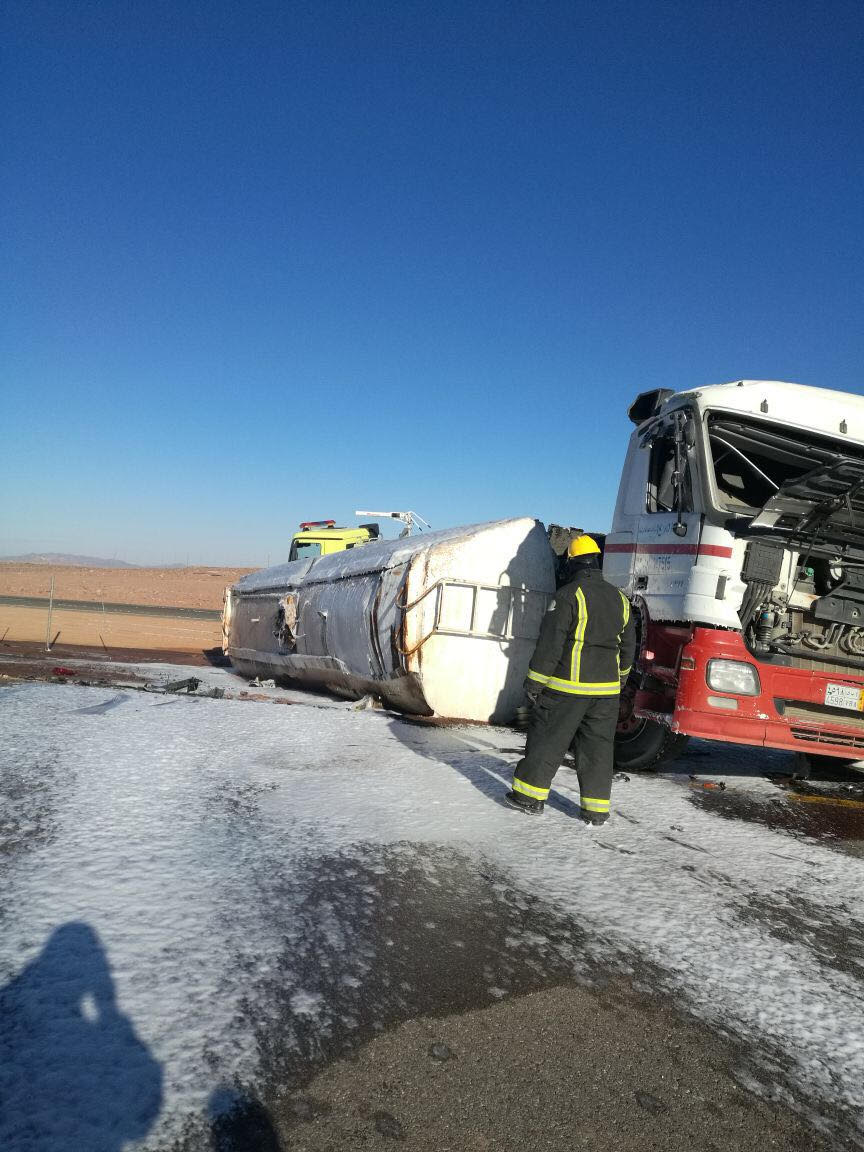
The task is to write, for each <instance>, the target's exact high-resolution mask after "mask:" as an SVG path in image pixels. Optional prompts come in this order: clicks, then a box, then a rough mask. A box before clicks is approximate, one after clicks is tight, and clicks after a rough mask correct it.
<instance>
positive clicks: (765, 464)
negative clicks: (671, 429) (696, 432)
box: [708, 412, 864, 515]
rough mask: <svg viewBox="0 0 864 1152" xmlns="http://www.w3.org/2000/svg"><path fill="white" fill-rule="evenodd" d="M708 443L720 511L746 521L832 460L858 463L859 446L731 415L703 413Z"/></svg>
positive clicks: (861, 454)
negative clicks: (788, 486) (744, 517)
mask: <svg viewBox="0 0 864 1152" xmlns="http://www.w3.org/2000/svg"><path fill="white" fill-rule="evenodd" d="M708 442H709V445H710V451H711V463H712V465H713V468H714V481H715V484H716V487H717V495H718V496H719V503H720V506H721V508H724V509H727V510H728V511H730V512H740V513H747V514H751V515H752V514H754V513H756V512H757V511H758V510H759V509H760V508H762V506H763V505H764V504H765V502H766V501H767V500H770V499H771V497H772V496H773V495H774V493H775V492H777V490H778V489H779V488H780V486H781V485H782V484H783V483H784V482H785V481H787V480H795V479H797V478H798V477H799V476H803V475H805V474H806V473H807V472H811V471H812V470H813V469H814V468H818V467H819V466H820V465H824V464H830V463H833V462H834V461H836V460H837V458H838V456H840V457H841V458H842V457H845V458H846V459H849V458H852V459H856V460H860V459H862V458H864V446H861V445H853V444H849V442H848V441H846V442H843V441H838V440H832V439H829V438H828V437H827V436H816V435H813V434H812V433H809V432H804V431H801V430H799V429H796V428H784V427H783V425H782V424H769V423H767V422H765V421H762V420H753V419H751V418H750V417H749V416H738V415H735V414H733V413H721V412H709V413H708Z"/></svg>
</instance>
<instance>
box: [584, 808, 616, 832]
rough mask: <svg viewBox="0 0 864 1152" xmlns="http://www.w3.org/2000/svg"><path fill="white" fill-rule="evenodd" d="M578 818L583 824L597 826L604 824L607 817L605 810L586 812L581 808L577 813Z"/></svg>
mask: <svg viewBox="0 0 864 1152" xmlns="http://www.w3.org/2000/svg"><path fill="white" fill-rule="evenodd" d="M579 819H580V820H581V821H582V823H583V824H587V825H588V827H589V828H599V827H600V825H601V824H605V823H606V821H607V820H608V819H609V814H608V813H607V812H586V811H585V809H584V808H583V809H582V811H581V812H580V813H579Z"/></svg>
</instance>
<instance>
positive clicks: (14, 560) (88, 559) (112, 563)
mask: <svg viewBox="0 0 864 1152" xmlns="http://www.w3.org/2000/svg"><path fill="white" fill-rule="evenodd" d="M0 564H54V565H56V566H57V567H61V566H64V567H68V568H137V567H138V565H137V564H127V563H126V561H125V560H103V559H101V558H100V557H99V556H70V555H68V554H67V553H66V552H26V553H25V554H24V555H23V556H0Z"/></svg>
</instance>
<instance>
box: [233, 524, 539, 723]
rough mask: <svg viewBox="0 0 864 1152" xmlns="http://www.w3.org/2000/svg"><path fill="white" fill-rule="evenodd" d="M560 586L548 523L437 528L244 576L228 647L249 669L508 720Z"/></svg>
mask: <svg viewBox="0 0 864 1152" xmlns="http://www.w3.org/2000/svg"><path fill="white" fill-rule="evenodd" d="M553 589H554V567H553V554H552V551H551V549H550V547H549V543H548V539H547V536H546V533H545V531H544V529H543V526H542V525H541V524H540V523H539V522H538V521H536V520H532V519H527V518H526V519H519V520H504V521H497V522H493V523H491V524H480V525H472V526H469V527H466V528H458V529H448V530H447V531H445V532H429V533H425V534H423V535H421V536H416V537H412V538H407V539H400V540H390V541H379V542H377V543H374V544H369V545H367V546H366V547H365V548H363V549H362V551H355V552H347V553H340V554H337V555H334V556H327V557H322V558H320V559H318V560H314V561H302V562H297V563H293V564H285V565H280V566H278V567H277V568H272V569H267V570H265V571H263V572H256V573H253V574H252V575H251V576H248V577H245V578H244V579H243V580H241V581H239V582H238V583H237V584H235V585H233V586H232V588H231V589H229V591H228V594H227V595H226V615H225V622H224V628H225V634H226V642H225V648H226V651H227V653H228V655H229V656H230V658H231V660H232V662H233V663H234V664H235V666H237V667H238V668H239V669H240V670H241V671H245V672H248V673H250V674H257V675H260V674H262V673H263V674H266V675H267V676H275V677H277V678H280V679H286V680H292V681H295V682H296V681H299V682H302V683H308V684H316V685H321V686H323V687H326V688H329V689H331V690H333V691H337V692H342V693H348V694H352V695H353V694H361V693H364V692H374V693H376V694H377V695H379V696H381V697H382V699H384V701H385V702H386V703H388V704H389V705H390V706H392V707H394V708H398V709H401V710H404V711H408V712H414V713H417V714H420V715H435V716H440V717H442V718H447V719H471V720H490V719H493V718H494V719H500V720H503V719H507V718H509V717H510V716H512V714H513V712H514V711H515V708H516V707H517V706H518V704H519V702H520V700H521V685H522V680H523V679H524V676H525V672H526V670H527V665H528V660H529V658H530V656H531V652H532V651H533V647H534V643H535V641H536V638H537V635H538V632H539V627H540V620H541V619H542V616H543V612H544V611H545V608H546V603H547V601H548V598H549V596H550V595H551V593H552V592H553Z"/></svg>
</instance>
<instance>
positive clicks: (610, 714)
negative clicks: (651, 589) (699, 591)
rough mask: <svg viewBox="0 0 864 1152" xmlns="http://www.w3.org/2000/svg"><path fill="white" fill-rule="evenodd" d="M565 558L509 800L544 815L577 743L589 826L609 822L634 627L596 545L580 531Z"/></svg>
mask: <svg viewBox="0 0 864 1152" xmlns="http://www.w3.org/2000/svg"><path fill="white" fill-rule="evenodd" d="M567 555H568V558H569V559H568V572H567V575H568V577H569V583H567V584H565V585H564V586H563V587H562V588H559V589H558V591H557V592H556V594H555V599H554V600H553V601H552V603H551V604H550V605H549V608H548V609H547V611H546V615H545V616H544V617H543V623H542V625H541V627H540V638H539V639H538V641H537V647H536V648H535V649H534V655H533V656H532V657H531V665H530V667H529V669H528V677H527V679H526V681H525V693H526V695H527V696H528V698H529V700H530V701H531V704H532V714H531V721H530V723H529V725H528V736H527V740H526V743H525V755H524V757H523V758H522V759H521V760H520V761H519V763H518V764H517V765H516V770H515V772H514V774H513V790H512V792H508V793H507V795H506V800H507V803H508V804H509V805H510V806H511V807H513V808H516V809H518V810H519V811H520V812H525V813H528V814H529V815H539V814H540V813H541V812H542V811H543V805H544V802H545V800H546V797H547V796H548V795H549V787H550V785H551V783H552V779H553V777H554V776H555V773H556V772H557V771H558V768H559V766H560V764H561V761H562V760H563V759H564V753H565V752H566V751H567V749H568V747H570V746H571V745H572V747H573V753H574V756H575V759H576V770H577V773H578V777H579V791H580V814H581V817H582V819H583V820H584V821H585V823H586V824H605V822H606V821H607V820H608V819H609V796H610V794H611V791H612V772H613V759H612V756H613V745H614V741H615V728H616V725H617V723H618V703H619V696H620V693H621V685H622V684H623V682H624V681H625V680H626V678H627V674H628V672H629V671H630V665H631V664H632V662H633V656H634V651H635V646H636V639H635V631H634V627H633V618H632V616H631V613H630V602H629V600H628V599H627V597H626V596H625V595H624V593H623V592H621V591H620V590H619V589H618V588H615V587H614V586H613V585H612V584H609V583H608V582H607V581H605V580H604V579H603V576H602V574H601V572H600V549H599V547H598V546H597V542H596V541H595V540H592V538H591V537H590V536H577V537H576V538H575V539H574V540H571V541H570V544H569V546H568V549H567Z"/></svg>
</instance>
